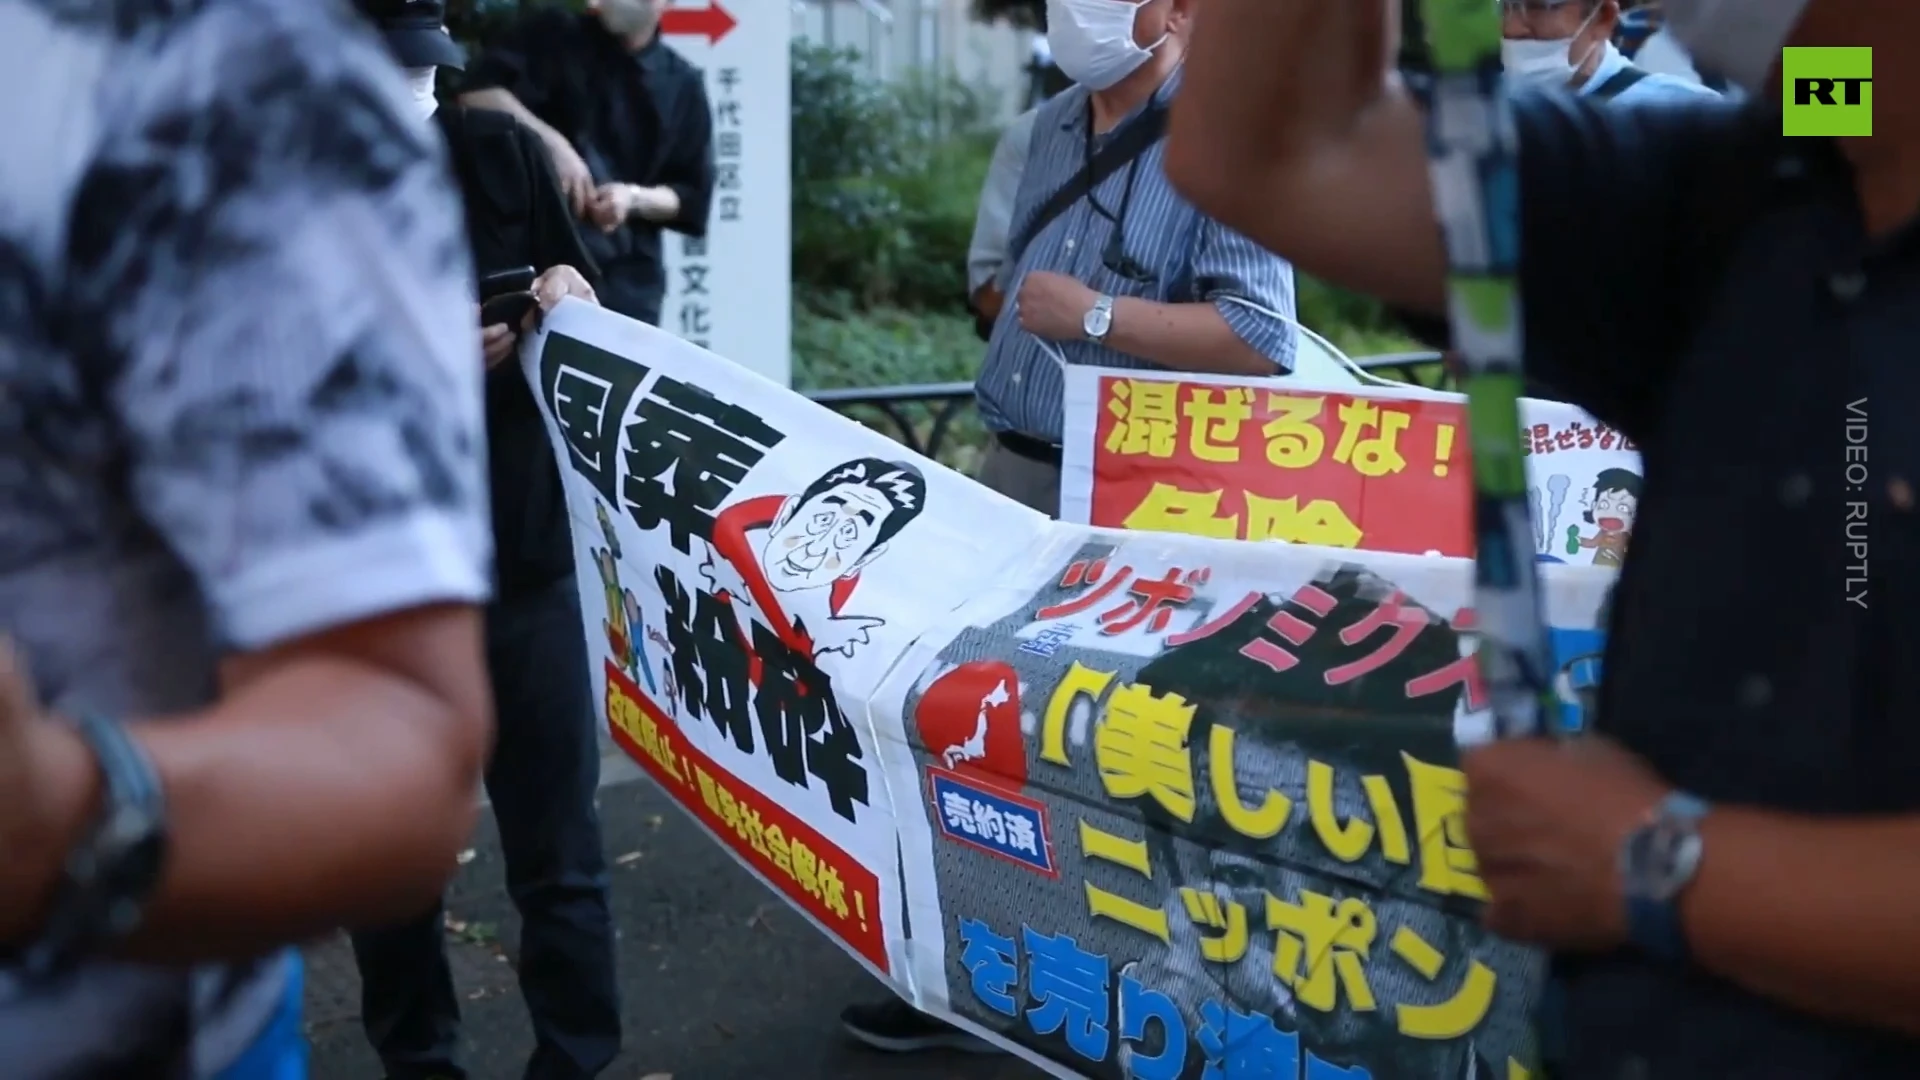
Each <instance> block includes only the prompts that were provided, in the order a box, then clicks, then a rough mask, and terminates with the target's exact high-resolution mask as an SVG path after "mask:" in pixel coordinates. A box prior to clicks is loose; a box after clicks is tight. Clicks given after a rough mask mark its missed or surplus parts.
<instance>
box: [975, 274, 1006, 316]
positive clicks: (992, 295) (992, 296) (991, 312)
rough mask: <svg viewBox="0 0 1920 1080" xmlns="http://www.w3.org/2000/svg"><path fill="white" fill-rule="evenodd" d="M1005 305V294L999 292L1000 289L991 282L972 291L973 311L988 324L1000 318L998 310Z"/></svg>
mask: <svg viewBox="0 0 1920 1080" xmlns="http://www.w3.org/2000/svg"><path fill="white" fill-rule="evenodd" d="M1006 303H1007V296H1006V294H1005V293H1003V292H1001V291H1000V287H999V286H998V285H996V284H994V283H993V282H992V281H988V282H987V283H985V284H984V285H981V286H980V287H979V288H977V289H975V290H973V310H974V311H976V312H978V313H979V314H980V317H981V318H983V319H986V320H987V321H988V322H992V321H993V320H995V319H998V318H999V317H1000V309H1001V308H1002V307H1005V306H1006Z"/></svg>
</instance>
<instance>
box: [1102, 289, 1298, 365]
mask: <svg viewBox="0 0 1920 1080" xmlns="http://www.w3.org/2000/svg"><path fill="white" fill-rule="evenodd" d="M1107 345H1108V346H1109V347H1111V348H1112V349H1114V350H1115V351H1116V352H1123V353H1126V354H1127V355H1129V356H1138V357H1140V358H1141V359H1143V360H1151V361H1153V362H1154V363H1156V364H1159V365H1161V366H1163V367H1169V368H1173V369H1175V370H1177V371H1206V372H1214V373H1218V374H1222V375H1272V374H1273V373H1274V370H1275V368H1274V362H1273V361H1272V360H1271V359H1269V358H1268V357H1267V356H1266V355H1264V354H1263V353H1261V352H1260V351H1259V350H1258V349H1255V348H1254V347H1253V346H1251V345H1249V344H1247V343H1246V342H1245V341H1244V340H1242V339H1241V337H1240V335H1239V334H1237V333H1235V332H1234V330H1233V327H1231V326H1229V325H1227V320H1226V317H1225V316H1223V315H1222V314H1221V313H1220V311H1219V309H1218V308H1217V307H1215V306H1214V305H1213V304H1210V303H1198V304H1161V303H1156V302H1155V301H1152V300H1142V299H1139V298H1138V297H1133V296H1122V297H1118V298H1116V299H1115V300H1114V302H1113V329H1112V330H1110V331H1109V332H1108V334H1107Z"/></svg>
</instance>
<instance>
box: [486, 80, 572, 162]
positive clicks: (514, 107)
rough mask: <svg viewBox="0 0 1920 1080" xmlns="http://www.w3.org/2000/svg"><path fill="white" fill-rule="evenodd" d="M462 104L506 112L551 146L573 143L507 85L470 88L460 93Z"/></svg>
mask: <svg viewBox="0 0 1920 1080" xmlns="http://www.w3.org/2000/svg"><path fill="white" fill-rule="evenodd" d="M460 104H462V105H465V106H467V107H469V108H473V109H492V110H493V111H495V112H503V113H506V114H507V115H508V116H511V117H513V118H514V119H515V120H518V121H520V122H521V123H522V124H525V125H527V127H528V128H529V129H530V130H532V132H533V133H534V134H535V135H538V136H540V141H541V142H544V143H546V144H547V145H548V146H549V147H551V146H553V145H554V143H556V142H558V143H560V144H561V145H563V146H570V145H571V144H570V143H568V142H567V138H566V136H564V135H562V134H560V133H559V132H557V131H555V130H553V128H552V127H550V126H549V125H548V124H547V122H546V121H545V120H542V119H540V118H539V117H538V116H535V115H534V114H533V110H532V109H529V108H527V107H526V106H525V105H523V104H521V103H520V99H519V98H517V97H515V96H514V95H513V91H511V90H508V89H507V88H506V87H503V86H489V87H486V88H485V89H482V90H469V91H467V92H466V93H464V94H461V95H460Z"/></svg>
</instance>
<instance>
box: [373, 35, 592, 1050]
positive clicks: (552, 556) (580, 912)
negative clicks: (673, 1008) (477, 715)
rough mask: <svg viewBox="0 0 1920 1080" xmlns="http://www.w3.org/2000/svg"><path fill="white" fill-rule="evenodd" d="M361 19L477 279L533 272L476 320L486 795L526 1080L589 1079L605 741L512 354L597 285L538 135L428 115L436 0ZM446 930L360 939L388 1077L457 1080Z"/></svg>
mask: <svg viewBox="0 0 1920 1080" xmlns="http://www.w3.org/2000/svg"><path fill="white" fill-rule="evenodd" d="M356 6H357V7H358V8H359V10H360V11H361V13H362V14H363V15H365V16H367V18H368V19H369V20H370V21H371V22H373V24H374V25H375V26H376V27H377V28H378V29H379V30H380V32H381V36H382V37H383V38H384V39H385V40H386V43H387V48H388V50H389V51H390V52H391V53H392V54H393V56H394V59H396V60H397V61H399V62H400V64H401V65H402V66H403V67H404V68H406V69H407V73H408V76H409V78H410V79H411V80H412V82H413V86H414V100H415V102H416V105H417V107H418V109H419V111H420V113H421V123H422V125H423V126H426V125H431V126H432V128H433V129H435V130H437V132H438V133H439V135H440V136H441V137H442V139H443V140H444V141H445V143H446V145H447V149H448V151H449V153H448V157H449V158H450V159H451V162H452V166H453V174H454V177H455V178H456V179H457V180H458V181H459V186H460V193H461V195H462V196H463V209H464V211H465V224H466V233H467V242H468V244H469V246H470V247H471V248H472V250H473V264H474V268H475V270H477V271H478V273H479V274H480V275H481V276H482V277H485V276H486V275H488V274H491V273H498V272H500V271H513V270H516V269H518V268H521V267H532V268H534V269H536V270H538V271H539V272H540V273H539V274H538V276H537V277H536V278H535V279H534V280H533V282H532V284H531V286H530V287H529V286H528V285H526V284H525V283H522V284H520V285H516V286H514V288H527V289H529V291H530V292H531V294H532V295H531V296H515V295H506V296H500V297H498V298H496V299H494V301H493V303H491V304H489V305H487V306H486V307H484V308H482V312H489V311H490V312H492V313H493V314H492V315H491V316H489V315H486V314H483V315H482V317H481V322H482V324H483V326H482V347H483V349H484V362H485V363H486V365H487V374H486V434H487V443H488V446H487V467H488V480H489V485H488V494H489V496H490V500H489V501H490V503H491V507H492V516H493V538H494V579H495V582H496V587H495V594H494V600H493V603H492V604H491V605H489V607H488V608H487V612H486V639H487V661H488V663H487V667H488V673H489V676H490V679H491V683H492V688H493V703H494V715H495V716H496V718H497V721H496V738H495V740H494V745H493V753H492V755H491V758H490V760H489V761H488V764H487V771H486V777H485V780H486V789H487V794H488V795H489V796H490V797H491V799H492V803H493V811H494V818H495V820H496V821H497V822H498V824H499V830H500V844H501V851H502V855H503V856H504V858H505V860H506V865H507V878H508V881H509V882H510V883H511V884H510V887H509V891H510V892H511V893H512V896H513V901H514V905H515V907H516V908H518V910H519V912H520V916H521V934H520V958H521V964H520V988H521V992H522V996H523V997H524V998H525V1000H526V1003H527V1011H528V1014H529V1016H530V1018H531V1020H532V1022H533V1030H534V1039H535V1049H534V1054H533V1060H532V1063H531V1065H530V1067H529V1069H528V1073H527V1075H529V1076H536V1077H554V1078H561V1077H574V1078H585V1077H590V1076H593V1075H595V1074H596V1073H597V1072H599V1070H601V1069H603V1068H605V1067H606V1065H607V1064H608V1063H609V1062H611V1061H612V1060H613V1058H614V1056H615V1055H616V1054H617V1053H618V1052H619V1049H620V1011H619V991H618V987H617V983H616V980H615V969H614V931H613V917H612V914H611V912H610V910H609V907H608V899H607V876H606V859H605V855H604V852H603V850H602V847H601V839H600V823H599V818H598V816H597V814H596V811H595V810H594V805H593V799H594V794H595V792H596V789H597V788H598V786H599V785H598V781H599V761H600V746H599V738H598V734H597V732H596V731H595V729H594V726H593V715H594V710H593V706H592V701H591V696H592V689H591V682H590V680H589V676H588V669H587V655H586V642H585V639H583V638H582V637H581V636H580V634H579V632H578V629H577V628H578V626H579V624H580V598H579V593H578V591H577V590H576V589H575V587H574V575H573V547H572V541H571V539H570V534H569V530H568V525H567V513H566V501H565V498H564V496H563V494H562V488H561V480H560V472H559V466H558V464H557V463H556V462H555V460H554V456H553V449H552V444H551V443H550V442H549V441H548V439H547V432H546V425H545V423H544V422H543V421H542V419H541V417H540V409H539V406H538V404H536V402H535V400H534V397H533V394H532V391H531V390H530V388H529V387H528V386H527V381H526V379H525V378H523V377H522V376H521V373H520V366H519V364H517V363H515V362H514V359H515V357H516V355H517V345H518V341H519V335H520V334H521V333H523V332H525V331H527V330H529V329H531V328H532V326H533V325H534V323H535V322H536V321H537V320H538V319H539V313H540V311H541V310H543V309H545V308H551V307H552V306H553V305H554V304H557V303H558V302H559V301H560V300H561V299H562V298H564V297H567V296H575V297H578V298H581V299H585V300H589V301H591V300H593V299H594V290H593V288H592V286H591V285H590V284H589V282H588V280H587V279H588V277H589V276H595V277H597V276H598V275H597V271H596V268H595V267H594V264H593V260H592V259H591V258H590V257H589V256H588V255H587V253H586V251H585V249H584V248H583V247H582V246H581V243H580V238H579V235H578V233H577V232H576V231H575V229H574V225H573V215H572V213H571V212H570V210H569V209H568V207H567V204H566V199H565V198H564V197H563V196H562V195H561V193H560V186H559V183H558V181H557V180H556V179H555V178H554V175H553V171H552V169H551V168H549V167H548V164H547V154H546V152H545V150H544V149H543V148H542V147H541V145H540V140H539V137H538V136H536V135H535V134H534V133H533V132H531V131H529V130H527V128H526V127H525V126H524V125H522V124H521V123H519V122H518V121H516V120H514V119H513V118H512V117H510V116H507V115H504V114H502V113H498V112H492V111H487V110H481V109H468V108H465V107H463V106H460V105H450V106H446V107H441V106H439V105H438V103H437V102H436V101H435V98H434V93H433V91H434V75H435V73H436V72H437V71H438V69H440V68H443V67H446V68H454V69H458V68H459V67H461V66H462V65H463V63H464V60H465V57H464V55H463V52H462V50H461V49H460V47H459V46H458V45H457V44H455V43H454V41H453V39H452V38H450V37H449V36H448V35H447V32H446V31H445V30H444V29H442V28H441V22H442V19H443V18H444V15H445V12H444V10H443V4H442V3H441V0H356ZM583 272H584V273H583ZM502 307H505V308H507V309H509V310H508V312H507V313H504V314H503V313H501V308H502ZM515 307H518V308H519V309H520V311H519V312H514V311H512V310H511V309H513V308H515ZM444 922H445V919H444V912H443V910H442V907H441V905H440V904H439V903H437V902H436V903H435V904H433V905H431V906H429V907H424V908H422V909H421V910H419V911H417V912H415V913H413V917H411V918H409V919H406V920H404V921H401V922H397V923H392V924H388V925H383V926H378V927H354V928H353V929H354V930H355V931H356V932H355V933H354V935H353V951H354V957H355V959H356V960H357V961H358V963H359V966H360V977H361V985H362V991H361V1019H362V1022H363V1024H364V1025H365V1027H366V1032H367V1038H368V1040H369V1041H370V1042H372V1043H373V1046H374V1049H375V1051H376V1052H378V1054H379V1056H380V1060H381V1063H382V1064H383V1065H384V1066H385V1068H386V1072H387V1075H388V1077H390V1078H391V1080H424V1078H427V1077H435V1078H441V1080H459V1078H460V1077H462V1076H464V1075H465V1074H464V1073H463V1072H462V1071H461V1069H460V1066H459V1063H458V1062H457V1061H456V1060H455V1056H456V1055H455V1050H456V1048H457V1044H458V1036H459V1018H460V1014H459V1005H458V1001H459V999H458V998H457V997H456V996H455V993H454V987H453V977H452V972H451V969H450V968H449V966H448V958H447V952H446V949H447V945H446V933H445V928H444Z"/></svg>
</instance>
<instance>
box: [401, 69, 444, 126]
mask: <svg viewBox="0 0 1920 1080" xmlns="http://www.w3.org/2000/svg"><path fill="white" fill-rule="evenodd" d="M438 70H439V69H438V68H430V67H425V68H408V69H407V86H408V88H409V89H411V90H412V91H413V107H414V108H415V109H418V110H419V111H420V118H421V119H422V120H425V119H427V118H428V117H430V116H432V115H433V111H434V110H435V109H438V108H439V107H440V100H439V99H438V98H436V97H434V96H433V76H434V74H435V73H436V72H437V71H438Z"/></svg>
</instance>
